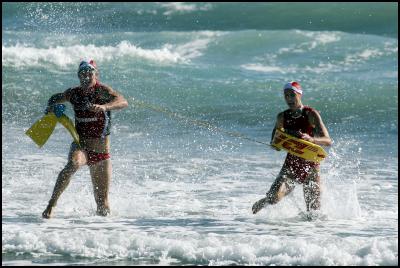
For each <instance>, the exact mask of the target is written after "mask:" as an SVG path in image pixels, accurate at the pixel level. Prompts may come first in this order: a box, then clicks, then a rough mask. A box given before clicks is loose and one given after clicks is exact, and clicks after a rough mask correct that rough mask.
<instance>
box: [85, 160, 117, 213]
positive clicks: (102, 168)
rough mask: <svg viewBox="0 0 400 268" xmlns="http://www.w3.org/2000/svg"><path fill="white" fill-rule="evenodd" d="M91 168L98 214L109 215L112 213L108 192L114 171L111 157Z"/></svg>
mask: <svg viewBox="0 0 400 268" xmlns="http://www.w3.org/2000/svg"><path fill="white" fill-rule="evenodd" d="M89 168H90V175H91V177H92V183H93V192H94V199H95V201H96V204H97V211H96V214H97V215H99V216H107V215H108V214H110V204H109V202H108V193H109V189H110V181H111V172H112V168H111V159H106V160H103V161H100V162H99V163H97V164H95V165H93V166H90V167H89Z"/></svg>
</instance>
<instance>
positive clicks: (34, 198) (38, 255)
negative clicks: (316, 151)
mask: <svg viewBox="0 0 400 268" xmlns="http://www.w3.org/2000/svg"><path fill="white" fill-rule="evenodd" d="M2 8H3V11H2V12H3V13H2V15H3V18H2V77H3V78H2V264H3V265H50V264H52V265H151V264H154V265H398V35H397V30H398V28H397V24H398V15H397V14H398V4H397V3H290V4H288V3H251V4H249V3H246V4H244V3H40V4H37V3H2ZM83 58H93V59H95V61H96V62H97V64H98V67H99V70H100V80H101V81H102V82H103V83H105V84H108V85H110V86H111V87H113V88H114V89H116V90H117V91H119V92H121V93H122V94H123V95H124V96H125V97H126V99H127V100H128V102H129V104H130V105H129V107H128V108H126V109H124V110H120V111H113V112H112V128H111V155H112V165H113V175H112V183H111V189H110V204H111V209H112V213H111V215H110V216H108V217H99V216H96V215H95V210H96V206H95V201H94V197H93V190H92V185H91V182H90V176H89V170H88V168H87V167H84V168H82V169H81V170H79V171H78V172H77V173H76V174H75V176H74V177H73V179H72V181H71V183H70V185H69V187H68V188H67V190H66V191H65V192H64V193H63V195H62V196H61V198H60V200H59V202H58V205H57V207H56V208H55V211H54V218H52V219H50V220H44V219H42V218H41V213H42V211H43V210H44V209H45V207H46V205H47V202H48V199H49V198H50V195H51V193H52V190H53V187H54V184H55V181H56V177H57V175H58V173H59V171H60V170H61V169H62V168H63V167H64V165H65V164H66V160H67V154H68V149H69V145H70V142H71V141H72V138H71V137H70V136H69V134H68V133H67V132H66V131H65V129H63V128H62V127H60V126H58V127H57V128H56V130H55V132H54V134H53V135H52V136H51V138H50V139H49V141H48V142H47V144H46V145H45V146H44V147H43V148H42V149H38V148H37V147H36V145H35V144H34V143H33V142H32V141H31V140H30V139H29V138H28V137H27V136H26V135H25V134H24V132H25V131H26V130H27V129H28V128H29V127H30V125H31V124H32V123H33V122H34V121H36V120H37V119H38V118H40V117H41V115H42V114H43V110H44V108H45V105H46V102H47V100H48V98H49V97H50V96H51V95H52V94H54V93H57V92H62V91H64V90H65V89H67V88H69V87H71V86H74V85H77V84H78V82H79V81H78V79H77V76H76V71H77V66H78V64H79V61H80V60H81V59H83ZM291 80H296V81H299V82H300V83H301V84H302V87H303V91H304V94H303V103H304V104H305V105H310V106H312V107H314V108H315V109H317V110H318V111H320V114H321V116H322V119H323V121H324V123H325V125H326V127H327V129H328V131H329V133H330V136H331V138H332V139H333V140H334V144H333V145H332V146H331V147H329V148H326V150H327V152H328V153H329V155H328V158H327V159H326V160H325V161H324V162H322V164H321V178H322V187H323V193H322V212H323V214H324V215H325V217H324V218H320V219H317V220H313V221H309V220H307V219H306V218H305V217H304V212H305V203H304V198H303V193H302V187H301V185H298V186H297V187H296V189H295V191H294V192H293V193H292V194H291V195H289V196H287V197H286V198H285V199H284V200H282V201H281V202H280V203H279V204H277V205H275V206H270V207H267V208H265V209H264V210H262V211H260V212H259V213H258V214H256V215H253V214H252V213H251V206H252V204H253V203H254V202H255V201H257V200H258V199H260V198H262V197H263V196H264V195H265V192H266V191H267V190H268V189H269V187H270V186H271V184H272V182H273V181H274V179H275V176H276V175H277V174H278V172H279V170H280V168H281V165H282V164H283V161H284V158H285V154H284V153H283V152H276V151H273V150H271V149H270V148H268V147H267V146H263V145H261V144H259V143H256V142H252V141H251V140H248V139H242V138H239V137H235V136H233V135H230V134H232V133H233V132H234V133H240V134H241V135H243V136H244V137H248V138H250V139H252V140H256V141H261V142H269V140H270V135H271V131H272V128H273V125H274V123H275V118H276V115H277V114H278V113H279V112H280V111H282V110H284V109H286V104H285V102H284V99H283V94H282V86H283V84H284V83H285V82H287V81H291ZM139 101H140V102H144V103H146V104H147V106H146V105H145V106H143V105H140V104H139ZM154 108H156V109H154ZM66 113H67V115H69V116H70V117H71V118H72V117H73V111H72V108H71V106H70V105H67V111H66ZM200 122H207V124H209V125H212V126H215V127H211V128H206V127H203V126H202V125H201V124H199V123H200Z"/></svg>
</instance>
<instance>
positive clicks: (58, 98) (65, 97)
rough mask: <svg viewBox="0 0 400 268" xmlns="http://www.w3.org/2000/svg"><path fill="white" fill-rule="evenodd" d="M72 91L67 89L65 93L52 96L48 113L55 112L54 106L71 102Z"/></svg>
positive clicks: (47, 109) (48, 102)
mask: <svg viewBox="0 0 400 268" xmlns="http://www.w3.org/2000/svg"><path fill="white" fill-rule="evenodd" d="M70 91H71V89H67V90H66V91H64V92H61V93H56V94H54V95H53V96H51V97H50V99H49V100H48V101H47V108H46V113H47V112H52V111H53V105H54V104H57V103H63V102H66V101H69V95H70Z"/></svg>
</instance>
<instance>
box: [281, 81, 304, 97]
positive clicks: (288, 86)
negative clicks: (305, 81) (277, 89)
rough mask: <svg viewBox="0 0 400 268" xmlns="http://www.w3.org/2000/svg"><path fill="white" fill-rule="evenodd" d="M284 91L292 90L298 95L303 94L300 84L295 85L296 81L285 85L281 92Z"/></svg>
mask: <svg viewBox="0 0 400 268" xmlns="http://www.w3.org/2000/svg"><path fill="white" fill-rule="evenodd" d="M285 89H292V90H294V91H295V92H297V93H299V94H303V90H302V89H301V86H300V84H299V83H297V82H296V81H292V82H289V83H286V84H285V86H284V87H283V90H285Z"/></svg>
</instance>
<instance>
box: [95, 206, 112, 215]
mask: <svg viewBox="0 0 400 268" xmlns="http://www.w3.org/2000/svg"><path fill="white" fill-rule="evenodd" d="M96 214H97V216H104V217H105V216H107V215H108V214H110V209H109V208H108V207H98V208H97V211H96Z"/></svg>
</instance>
